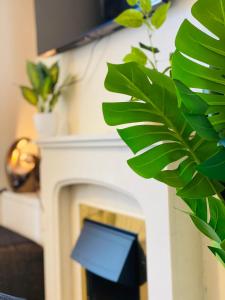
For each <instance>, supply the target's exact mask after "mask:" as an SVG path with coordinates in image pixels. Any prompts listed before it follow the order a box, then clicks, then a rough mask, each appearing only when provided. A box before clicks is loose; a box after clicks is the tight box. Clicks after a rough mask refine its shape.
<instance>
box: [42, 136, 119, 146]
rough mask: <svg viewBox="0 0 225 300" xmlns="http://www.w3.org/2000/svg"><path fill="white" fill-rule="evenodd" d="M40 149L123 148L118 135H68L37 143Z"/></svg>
mask: <svg viewBox="0 0 225 300" xmlns="http://www.w3.org/2000/svg"><path fill="white" fill-rule="evenodd" d="M37 144H38V145H39V147H40V148H41V149H53V148H65V149H66V148H81V147H85V148H86V147H89V148H90V147H125V143H124V142H123V141H122V140H121V139H120V137H119V135H118V134H105V135H68V136H57V137H52V138H47V139H41V140H38V141H37Z"/></svg>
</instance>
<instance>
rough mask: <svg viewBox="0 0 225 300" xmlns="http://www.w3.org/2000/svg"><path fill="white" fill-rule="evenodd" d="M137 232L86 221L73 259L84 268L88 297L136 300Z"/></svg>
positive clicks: (137, 292)
mask: <svg viewBox="0 0 225 300" xmlns="http://www.w3.org/2000/svg"><path fill="white" fill-rule="evenodd" d="M137 245H138V243H137V235H136V234H134V233H130V232H126V231H123V230H120V229H117V228H115V227H111V226H107V225H103V224H101V223H97V222H93V221H90V220H85V222H84V227H83V230H82V232H81V234H80V237H79V239H78V241H77V243H76V245H75V247H74V249H73V252H72V258H73V259H74V260H76V261H77V262H79V263H80V264H81V265H82V266H83V267H84V268H85V269H86V271H87V291H88V299H90V300H92V299H93V300H94V299H96V300H105V299H107V300H114V299H115V300H124V299H129V300H139V299H140V298H139V278H138V273H139V272H138V254H137V249H138V247H137Z"/></svg>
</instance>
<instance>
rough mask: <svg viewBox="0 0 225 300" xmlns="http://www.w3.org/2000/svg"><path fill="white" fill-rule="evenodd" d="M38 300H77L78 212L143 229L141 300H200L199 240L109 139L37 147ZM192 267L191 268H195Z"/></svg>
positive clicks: (169, 196) (171, 200)
mask: <svg viewBox="0 0 225 300" xmlns="http://www.w3.org/2000/svg"><path fill="white" fill-rule="evenodd" d="M39 145H40V147H41V153H42V164H41V198H42V202H43V214H42V227H43V239H44V241H43V242H44V255H45V280H46V282H45V286H46V300H84V297H83V294H82V292H83V289H82V269H81V267H80V266H79V265H78V264H76V263H74V262H73V261H72V260H71V259H70V254H71V249H72V248H73V246H74V244H75V241H76V240H77V238H78V237H79V234H80V231H81V219H80V217H79V213H80V211H79V210H80V206H81V205H88V206H91V207H94V208H99V209H103V210H107V211H111V212H113V213H119V214H123V215H126V216H130V217H134V218H137V219H141V220H143V221H144V222H145V224H146V245H147V251H146V255H147V272H148V274H147V277H148V291H149V293H148V296H147V297H148V298H147V299H148V300H150V299H151V300H165V299H166V300H180V299H182V300H190V291H191V293H192V297H191V298H192V300H202V299H203V287H202V266H201V252H200V250H199V252H198V251H195V253H192V251H190V248H189V247H190V244H191V245H192V247H195V248H196V249H201V239H200V237H199V234H198V233H197V231H196V230H195V229H194V228H193V226H192V224H190V222H189V219H188V218H185V216H184V215H181V212H180V211H178V210H176V209H175V207H176V208H179V204H178V203H180V202H177V199H176V197H175V196H174V194H173V192H172V191H171V190H168V188H167V187H166V186H165V185H163V184H161V183H159V182H156V181H155V180H144V179H142V178H140V177H138V176H137V175H136V174H134V173H133V172H132V171H131V170H130V169H129V167H128V166H127V164H126V160H127V159H128V158H129V157H130V156H131V153H130V151H129V150H128V149H127V148H126V146H125V145H124V144H123V142H122V141H121V140H120V139H119V137H117V136H109V135H108V136H92V137H88V136H70V137H61V138H52V139H48V140H42V141H39ZM196 266H199V268H196Z"/></svg>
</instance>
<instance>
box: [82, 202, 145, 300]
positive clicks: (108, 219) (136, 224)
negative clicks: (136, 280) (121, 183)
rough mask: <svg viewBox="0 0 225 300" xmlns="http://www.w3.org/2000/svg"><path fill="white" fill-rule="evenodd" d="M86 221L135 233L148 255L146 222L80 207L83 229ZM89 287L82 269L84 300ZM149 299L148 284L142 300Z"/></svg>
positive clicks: (105, 211)
mask: <svg viewBox="0 0 225 300" xmlns="http://www.w3.org/2000/svg"><path fill="white" fill-rule="evenodd" d="M85 219H90V220H92V221H96V222H100V223H103V224H106V225H110V226H115V227H118V228H120V229H123V230H127V231H130V232H134V233H136V234H137V235H138V241H139V244H140V245H141V247H142V249H143V251H144V254H145V255H146V229H145V222H144V221H143V220H142V219H138V218H134V217H130V216H127V215H123V214H119V213H114V212H111V211H107V210H103V209H99V208H95V207H91V206H88V205H84V204H81V205H80V222H81V227H82V226H83V222H84V220H85ZM86 287H87V285H86V275H85V270H84V269H82V300H88V298H87V288H86ZM147 299H148V284H147V282H146V283H145V284H143V285H142V286H141V287H140V300H147Z"/></svg>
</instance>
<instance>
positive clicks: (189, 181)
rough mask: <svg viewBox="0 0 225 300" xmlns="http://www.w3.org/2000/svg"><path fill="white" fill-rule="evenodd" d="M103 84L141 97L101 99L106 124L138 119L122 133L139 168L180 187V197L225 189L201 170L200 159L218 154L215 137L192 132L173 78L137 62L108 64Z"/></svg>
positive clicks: (148, 175) (134, 166)
mask: <svg viewBox="0 0 225 300" xmlns="http://www.w3.org/2000/svg"><path fill="white" fill-rule="evenodd" d="M105 87H106V88H107V89H108V90H109V91H112V92H115V93H120V94H126V95H128V96H131V97H134V98H136V99H139V100H136V101H135V102H125V103H124V102H121V103H104V104H103V112H104V117H105V121H106V123H107V124H109V125H122V124H128V123H133V124H134V126H131V127H128V128H122V129H119V130H118V133H119V135H120V136H121V138H122V139H123V140H124V141H125V143H126V144H127V145H128V146H129V147H130V149H131V150H132V151H133V153H134V154H137V155H135V156H134V157H133V158H131V159H130V160H129V161H128V164H129V166H130V167H131V168H132V169H133V170H134V171H135V172H136V173H137V174H139V175H140V176H142V177H144V178H156V179H157V180H160V181H162V182H165V183H167V184H168V185H170V186H173V187H176V188H177V191H178V195H179V196H181V197H187V198H193V199H195V198H196V197H207V196H211V195H214V194H216V193H219V192H221V191H222V190H223V189H224V188H223V186H222V185H221V184H220V183H218V182H216V181H210V180H209V179H208V178H207V177H205V176H203V175H201V174H200V173H199V172H198V171H197V165H198V164H199V163H200V162H202V161H204V159H205V158H207V157H210V156H212V155H213V154H215V153H216V152H217V146H216V143H215V142H207V141H206V140H204V139H202V138H200V137H199V136H198V135H193V130H192V128H191V126H190V125H189V124H188V122H187V121H186V119H185V117H184V116H183V114H182V112H181V110H180V109H179V108H178V105H177V96H176V89H175V86H174V83H173V81H172V79H170V78H169V77H167V76H165V75H163V74H161V73H159V72H157V71H155V70H150V69H147V68H145V67H141V66H140V65H138V64H136V63H127V64H123V65H111V64H110V65H109V66H108V75H107V77H106V80H105ZM140 122H142V124H141V125H140ZM146 122H148V123H146ZM150 122H151V123H150ZM135 123H138V124H137V125H136V124H135ZM149 147H150V148H149ZM140 152H141V153H140ZM174 162H177V163H178V167H177V168H174V169H173V170H165V168H166V167H168V166H170V165H171V163H174Z"/></svg>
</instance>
